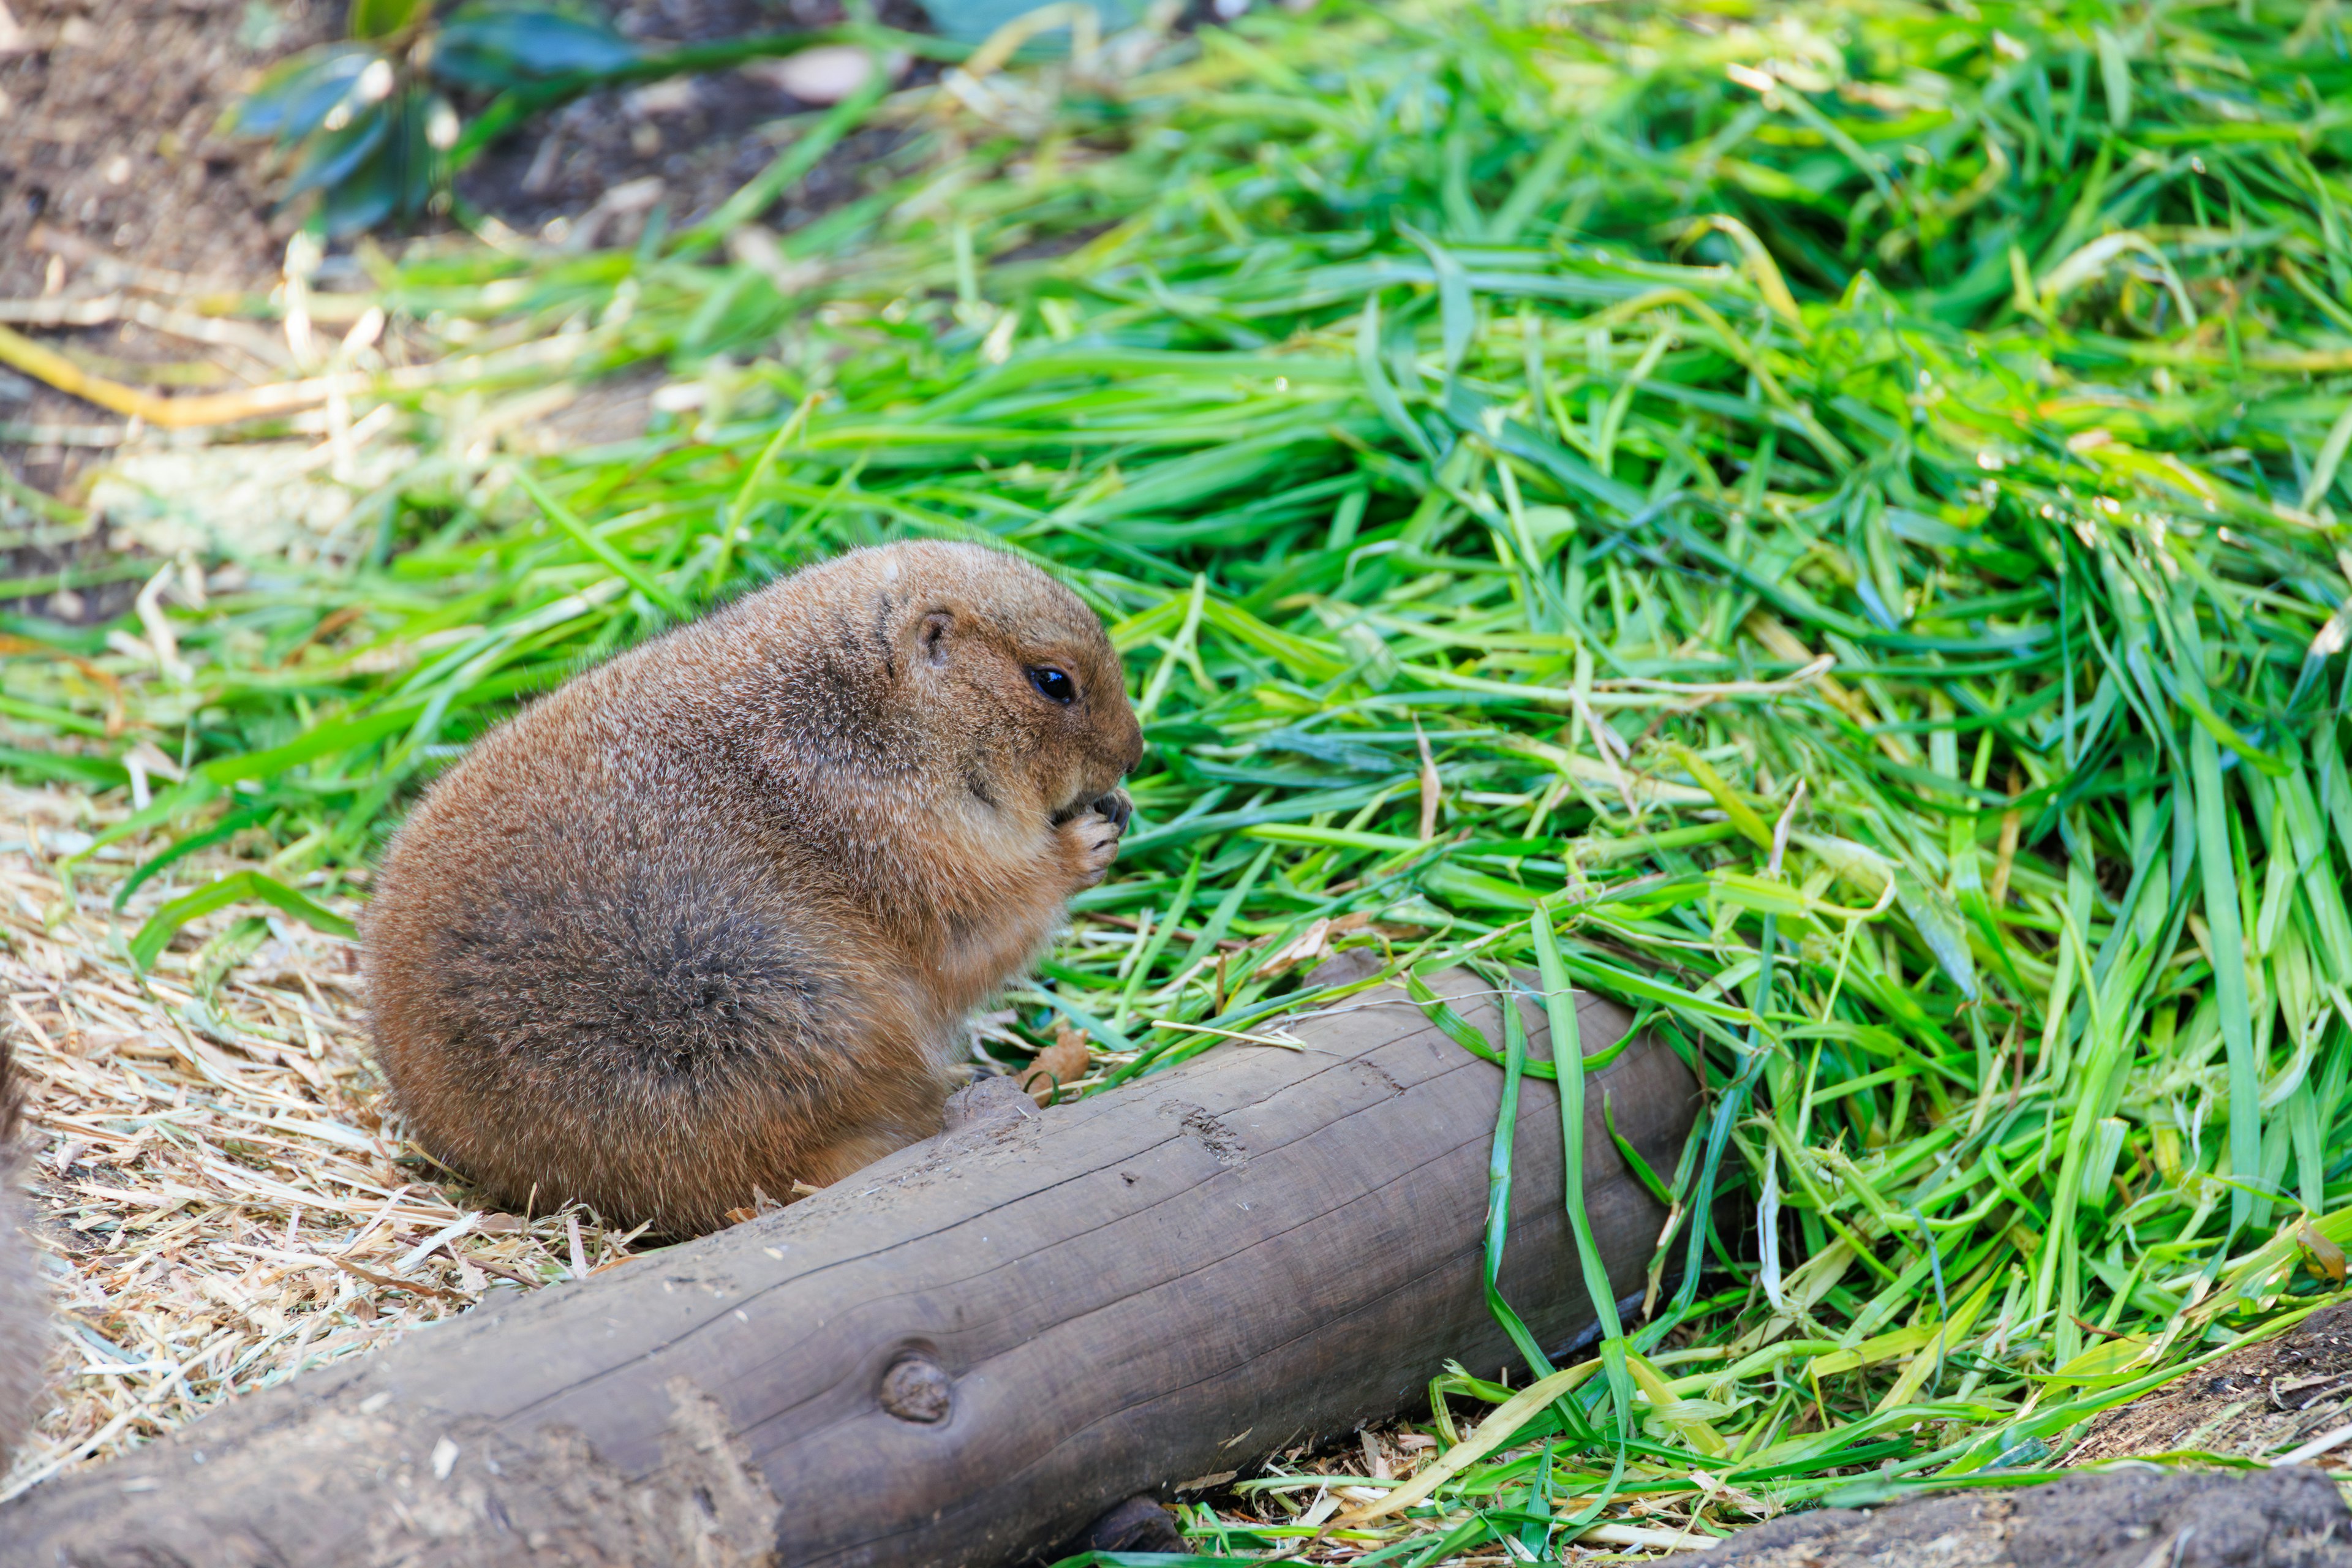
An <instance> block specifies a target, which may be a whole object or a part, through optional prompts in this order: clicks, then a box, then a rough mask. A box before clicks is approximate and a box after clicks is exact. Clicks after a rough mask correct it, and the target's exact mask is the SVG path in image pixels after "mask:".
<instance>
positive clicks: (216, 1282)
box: [0, 785, 636, 1500]
mask: <svg viewBox="0 0 2352 1568" xmlns="http://www.w3.org/2000/svg"><path fill="white" fill-rule="evenodd" d="M128 809H129V808H128V805H127V804H122V803H121V795H120V793H119V792H118V793H117V794H116V795H114V796H112V797H110V798H109V797H101V798H100V799H92V798H90V797H88V796H85V795H78V794H75V793H72V792H69V791H67V790H63V789H47V790H27V789H19V788H13V787H8V786H5V785H0V991H5V1009H0V1011H5V1019H6V1027H7V1030H8V1037H9V1039H10V1041H11V1043H12V1044H13V1046H14V1047H15V1049H16V1055H17V1059H18V1061H19V1062H20V1063H21V1064H22V1066H23V1068H24V1075H25V1079H26V1087H27V1089H29V1091H30V1103H29V1106H28V1110H29V1123H30V1126H29V1136H30V1138H31V1141H32V1145H33V1155H34V1159H33V1170H32V1195H33V1200H34V1209H35V1214H36V1226H37V1231H38V1236H37V1240H38V1242H39V1244H40V1245H41V1246H42V1247H43V1248H44V1249H45V1250H46V1251H47V1254H48V1258H47V1263H48V1266H49V1269H50V1272H51V1274H52V1276H53V1279H54V1283H55V1285H56V1289H57V1295H58V1307H59V1311H58V1345H57V1347H56V1349H55V1351H54V1352H53V1353H52V1356H51V1358H50V1364H51V1371H52V1373H53V1374H54V1377H55V1385H54V1393H53V1400H52V1403H51V1405H50V1406H49V1408H48V1410H47V1413H46V1414H45V1415H43V1416H42V1418H41V1420H40V1423H39V1426H38V1427H37V1431H36V1433H35V1435H34V1436H33V1437H32V1438H31V1439H30V1440H28V1441H27V1442H26V1445H25V1447H23V1449H22V1450H21V1451H20V1452H19V1454H18V1456H17V1458H16V1463H15V1466H14V1468H12V1469H11V1471H10V1472H9V1474H8V1475H7V1476H6V1477H5V1479H0V1500H5V1499H6V1498H9V1497H14V1496H16V1494H18V1493H20V1492H22V1491H24V1490H25V1489H27V1488H29V1487H31V1486H34V1485H36V1484H37V1483H38V1482H40V1481H42V1480H44V1479H47V1478H48V1477H50V1476H52V1475H55V1474H58V1472H60V1471H62V1470H65V1469H67V1468H71V1467H74V1466H77V1465H81V1464H87V1463H89V1462H91V1461H93V1460H96V1459H102V1458H106V1457H108V1456H110V1455H112V1454H116V1453H120V1452H121V1451H122V1450H124V1449H126V1448H131V1447H137V1446H139V1445H140V1444H142V1443H143V1442H145V1441H147V1440H149V1439H150V1438H152V1437H154V1436H159V1435H160V1434H162V1433H164V1432H167V1431H170V1430H171V1429H173V1428H174V1427H176V1426H182V1425H184V1424H185V1423H187V1422H189V1421H191V1420H194V1418H195V1417H197V1416H198V1415H202V1414H204V1412H205V1410H207V1409H209V1408H210V1407H211V1406H213V1405H215V1404H217V1403H218V1402H220V1401H221V1400H223V1399H226V1398H227V1397H229V1396H230V1395H231V1394H248V1393H251V1392H252V1391H253V1390H255V1389H257V1388H263V1387H267V1386H268V1385H270V1384H276V1383H279V1382H282V1381H284V1380H285V1379H287V1378H289V1377H291V1376H293V1375H294V1374H295V1373H298V1372H299V1371H301V1370H302V1369H303V1368H305V1367H311V1366H317V1365H320V1364H321V1363H326V1362H331V1361H336V1360H340V1359H341V1358H342V1357H345V1356H350V1355H354V1354H358V1353H360V1352H365V1351H369V1350H373V1349H374V1348H375V1347H377V1346H380V1345H383V1344H386V1343H388V1342H391V1341H393V1340H394V1339H396V1338H398V1337H399V1336H400V1335H401V1334H403V1333H404V1332H406V1331H408V1330H410V1329H412V1328H415V1327H417V1326H420V1325H422V1324H425V1323H430V1322H434V1321H438V1320H440V1319H443V1318H446V1317H449V1316H452V1315H454V1314H456V1313H458V1312H462V1311H465V1310H467V1309H468V1308H470V1307H471V1306H473V1305H474V1304H475V1303H476V1302H478V1301H479V1300H482V1299H483V1298H484V1297H485V1296H486V1295H488V1294H492V1293H495V1292H499V1291H513V1290H520V1289H536V1288H537V1287H539V1286H541V1285H543V1284H551V1283H554V1282H557V1281H561V1280H564V1279H572V1278H574V1277H575V1276H577V1275H580V1274H583V1273H588V1272H593V1271H594V1270H595V1269H597V1268H603V1267H605V1266H607V1265H609V1264H612V1263H614V1262H617V1261H619V1260H620V1259H622V1258H625V1257H627V1256H629V1245H630V1243H631V1242H632V1241H634V1240H635V1239H636V1233H630V1234H628V1235H622V1234H619V1233H615V1232H613V1231H609V1230H608V1229H607V1228H606V1227H605V1226H603V1225H602V1224H601V1223H600V1222H599V1221H598V1220H597V1219H596V1217H595V1215H593V1214H589V1213H585V1212H583V1211H578V1210H564V1211H559V1212H556V1213H553V1214H547V1215H537V1216H535V1217H532V1218H530V1219H529V1220H526V1219H525V1218H524V1217H523V1216H520V1215H506V1214H499V1213H495V1212H490V1211H486V1210H483V1209H481V1208H480V1207H478V1205H475V1204H474V1203H472V1202H471V1201H469V1197H468V1194H467V1190H466V1188H465V1186H464V1184H462V1183H458V1182H456V1181H454V1180H451V1179H450V1178H449V1177H448V1174H447V1173H446V1172H444V1171H441V1170H438V1169H436V1167H435V1166H433V1164H432V1163H430V1162H429V1161H428V1160H427V1159H426V1158H425V1156H424V1154H423V1153H422V1152H420V1151H419V1150H417V1149H416V1147H415V1145H414V1144H412V1143H410V1142H407V1141H406V1140H405V1139H404V1136H403V1135H402V1133H401V1131H400V1129H399V1127H398V1126H397V1124H396V1123H395V1122H394V1121H393V1120H392V1119H391V1117H390V1115H389V1113H388V1108H387V1106H386V1103H385V1100H384V1095H383V1085H382V1082H381V1080H380V1079H378V1077H377V1075H376V1073H375V1070H374V1068H373V1066H372V1064H371V1063H370V1062H369V1060H368V1058H367V1049H366V1031H365V1026H364V1021H363V1015H362V995H361V988H360V974H359V962H358V947H357V944H356V943H354V942H349V941H346V940H343V939H341V938H338V937H333V936H328V935H324V934H321V933H320V932H318V931H311V930H310V929H308V928H307V927H304V926H302V925H300V924H299V923H296V922H292V921H285V922H281V921H275V920H271V921H267V922H263V921H257V920H256V919H254V918H253V917H251V916H249V915H248V916H245V917H243V918H240V917H239V915H238V912H237V911H235V910H230V911H225V912H223V913H221V914H219V915H215V916H209V917H206V918H205V919H203V920H200V921H195V922H193V923H192V924H191V925H190V926H189V927H188V928H186V929H185V930H184V931H183V932H182V933H181V934H180V936H179V937H178V938H177V939H176V940H175V942H173V947H172V949H171V950H170V951H167V952H165V953H164V954H163V958H162V960H161V961H160V962H159V963H157V965H156V966H155V968H154V970H153V971H152V973H148V974H146V975H144V976H142V975H141V974H140V973H138V971H137V970H136V969H135V968H134V967H133V966H132V964H131V962H130V959H129V957H128V956H127V953H126V952H125V942H127V940H128V938H129V937H130V935H131V932H133V931H136V930H137V929H138V927H139V924H140V922H141V921H143V920H144V919H145V918H146V916H147V915H148V914H149V913H151V912H152V910H153V909H154V908H155V907H156V906H158V905H160V904H162V903H164V902H167V901H169V900H171V899H173V898H174V897H176V896H178V895H179V894H180V893H183V892H184V891H186V890H187V889H188V888H189V887H191V886H199V885H202V884H203V883H205V882H208V881H210V880H212V879H214V878H215V877H217V876H219V875H221V874H222V873H223V872H225V871H234V870H237V869H244V868H249V867H250V866H251V865H252V862H249V861H239V860H237V859H236V857H235V854H234V848H235V847H234V846H225V847H222V848H220V849H218V850H215V851H214V852H212V853H211V854H210V855H209V856H205V855H198V856H191V857H189V858H187V859H185V860H184V861H182V862H180V863H179V864H178V865H177V866H175V867H174V868H173V874H170V875H166V876H163V877H158V878H156V879H152V880H151V881H149V882H148V883H146V884H145V885H144V886H142V888H140V889H139V890H138V892H137V894H136V895H135V896H134V897H132V898H131V900H129V901H128V903H127V905H126V908H125V909H124V910H123V911H122V912H120V913H118V912H116V911H115V910H112V909H111V908H110V897H111V894H112V890H113V888H114V887H115V885H116V883H117V880H118V878H119V875H120V873H121V871H122V870H126V869H128V868H130V867H131V866H133V865H136V864H137V863H138V862H139V861H140V860H142V859H144V858H147V857H148V856H149V855H151V854H152V853H153V851H154V849H155V848H156V847H160V844H157V845H149V846H147V847H144V848H142V847H141V845H140V841H139V840H136V839H133V840H130V841H126V842H124V843H122V844H120V845H116V846H110V847H106V848H102V849H100V850H99V851H98V852H97V854H96V855H94V856H92V857H91V858H89V860H86V861H84V862H82V863H81V865H80V866H79V868H76V867H74V866H72V865H71V864H70V861H71V858H72V857H73V856H74V855H76V854H77V853H79V852H80V851H82V850H84V849H86V848H87V847H89V839H90V836H91V835H92V834H93V833H94V832H95V831H96V830H98V829H100V828H101V827H103V826H106V825H108V824H110V823H111V822H115V821H119V820H121V817H122V816H125V815H126V814H127V812H128ZM257 842H258V841H257ZM60 862H68V864H66V865H65V866H64V867H62V868H61V865H60ZM339 907H340V908H341V910H342V912H344V913H346V914H348V913H351V912H352V906H351V904H350V901H349V900H342V901H341V904H340V905H339ZM248 945H249V946H250V952H246V953H245V955H244V956H243V957H242V958H241V960H239V961H237V962H235V963H227V962H226V961H227V960H229V959H231V958H233V957H235V956H236V954H238V953H239V952H244V951H245V950H246V949H247V947H248ZM224 970H226V973H223V971H224Z"/></svg>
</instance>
